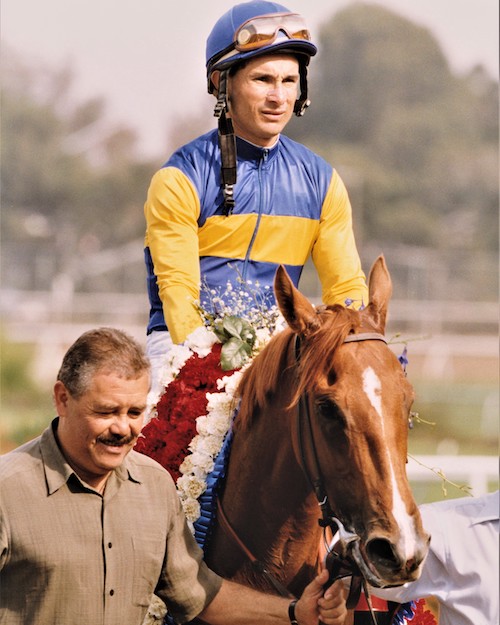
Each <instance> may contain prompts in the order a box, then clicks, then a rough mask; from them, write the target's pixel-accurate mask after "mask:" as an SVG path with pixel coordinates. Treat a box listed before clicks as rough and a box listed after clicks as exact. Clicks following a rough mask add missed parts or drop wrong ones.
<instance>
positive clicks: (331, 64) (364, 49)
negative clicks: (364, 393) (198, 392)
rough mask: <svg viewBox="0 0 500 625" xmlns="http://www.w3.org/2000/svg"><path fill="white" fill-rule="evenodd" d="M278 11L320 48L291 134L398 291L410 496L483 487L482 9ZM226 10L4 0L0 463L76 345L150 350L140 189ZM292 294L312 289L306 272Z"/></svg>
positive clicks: (492, 261)
mask: <svg viewBox="0 0 500 625" xmlns="http://www.w3.org/2000/svg"><path fill="white" fill-rule="evenodd" d="M286 4H287V6H288V7H289V8H290V9H291V10H294V11H297V12H300V13H302V14H303V15H304V16H306V18H307V19H308V21H309V22H310V24H311V30H312V33H313V38H314V40H315V41H316V42H317V43H318V47H319V50H320V52H319V54H318V56H317V57H316V58H314V59H313V61H312V64H311V67H310V96H311V100H312V105H311V107H310V108H309V110H308V111H307V114H306V115H305V117H304V118H302V119H300V120H293V121H292V122H291V124H290V125H289V127H288V129H287V134H289V135H290V136H291V137H292V138H294V139H296V140H299V141H301V142H303V143H305V144H306V145H308V146H309V147H311V148H312V149H313V150H315V151H317V152H318V153H320V154H321V155H323V156H324V157H325V158H326V159H327V160H328V161H329V162H331V163H332V164H333V165H334V167H336V169H337V170H338V171H339V172H340V174H341V176H342V177H343V179H344V180H345V182H346V185H347V188H348V190H349V192H350V196H351V201H352V204H353V210H354V219H355V229H356V236H357V240H358V247H359V250H360V253H361V256H362V260H363V265H364V268H365V271H366V272H368V271H369V269H370V266H371V264H372V262H373V260H374V259H375V258H376V256H378V255H379V254H380V253H384V255H385V257H386V260H387V263H388V266H389V269H390V271H391V274H392V277H393V281H394V299H393V301H392V305H391V310H390V319H389V328H388V336H389V337H392V342H393V349H394V350H395V352H396V354H397V355H400V354H401V353H402V351H403V349H404V347H405V345H406V347H407V350H408V360H409V364H408V367H407V372H408V376H409V378H410V380H411V381H412V383H413V384H414V386H415V389H416V393H417V401H416V404H415V409H416V411H418V413H419V418H418V419H416V420H415V423H414V428H413V429H412V430H411V432H410V451H411V454H412V458H411V459H410V461H409V465H408V470H409V473H410V476H411V479H412V483H413V486H414V490H415V493H416V497H417V500H418V501H419V502H423V501H430V500H434V499H441V498H442V497H443V496H444V494H445V493H444V491H443V488H444V489H445V490H446V494H447V495H448V496H461V495H463V494H465V492H466V489H465V487H464V485H469V486H471V487H472V489H473V492H474V494H480V493H481V492H485V491H487V490H492V489H494V488H497V487H498V462H497V460H498V440H499V439H498V424H499V420H498V414H499V413H498V403H499V394H498V382H499V366H498V365H499V358H498V190H499V189H498V183H499V180H498V165H499V163H498V119H499V117H498V113H499V111H498V2H497V0H420V1H419V2H418V3H416V2H414V1H413V0H383V1H379V2H376V3H375V2H352V1H348V0H343V1H342V0H337V1H336V0H295V1H294V0H292V1H290V2H288V3H286ZM232 5H233V2H232V1H229V0H212V1H211V2H210V3H200V2H199V1H198V0H183V2H181V3H173V2H171V0H141V2H140V3H139V2H137V0H120V1H118V0H101V1H100V2H95V1H94V2H88V0H85V1H83V0H71V2H68V1H67V0H45V1H44V2H43V3H39V2H36V1H35V0H2V3H1V28H2V30H1V37H2V48H1V52H2V56H1V62H2V108H1V133H2V147H1V150H2V152H1V209H2V210H1V248H0V253H1V257H0V258H1V298H0V302H1V303H0V345H1V360H0V366H1V378H0V379H1V421H0V451H1V452H2V453H3V452H5V451H7V450H9V449H12V448H14V447H16V446H18V445H19V444H21V443H23V442H24V441H26V440H28V439H30V438H32V437H33V436H35V435H37V434H39V433H40V432H41V431H42V430H43V429H44V428H45V427H46V425H47V424H48V423H49V421H50V419H51V418H52V416H53V413H54V410H53V406H52V400H51V389H52V385H53V382H54V379H55V375H56V373H57V370H58V367H59V364H60V361H61V358H62V356H63V354H64V352H65V350H66V349H67V347H68V346H69V345H70V344H71V343H72V342H73V341H74V340H75V339H76V338H77V337H78V336H79V335H80V334H81V332H82V331H84V330H86V329H88V328H90V327H95V326H99V325H113V326H117V327H121V328H123V329H125V330H128V331H130V332H131V333H132V334H133V335H134V336H136V337H137V338H138V339H139V340H140V341H142V342H144V341H145V326H146V319H147V315H148V305H147V296H146V290H145V272H144V269H143V260H142V247H143V245H142V244H143V235H144V219H143V204H144V199H145V195H146V191H147V187H148V185H149V181H150V178H151V177H152V175H153V173H154V172H155V171H156V169H158V168H159V167H160V166H161V164H162V163H163V162H164V161H165V160H166V159H167V157H168V156H169V154H170V153H171V152H172V151H173V150H174V149H175V148H176V147H178V146H179V145H181V144H183V143H185V142H186V141H189V140H190V139H192V138H194V137H195V136H197V135H198V134H200V133H201V132H204V131H206V130H208V129H210V128H212V127H213V126H214V120H213V117H212V109H213V100H212V98H211V96H209V95H208V94H206V82H205V71H204V64H205V58H204V47H205V40H206V37H207V35H208V33H209V32H210V29H211V28H212V26H213V23H214V22H215V20H216V19H217V18H218V17H219V16H220V15H222V13H224V12H225V11H226V10H228V9H229V8H230V7H231V6H232ZM301 288H302V290H303V291H304V292H305V293H306V294H307V295H308V296H309V297H310V298H311V299H313V300H314V299H316V298H317V297H318V295H319V289H318V284H317V281H316V279H315V275H314V271H313V270H312V268H311V267H307V268H306V271H305V274H304V276H303V279H302V283H301ZM443 474H444V475H445V476H446V478H448V481H443ZM454 484H455V485H454Z"/></svg>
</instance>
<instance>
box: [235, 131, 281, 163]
mask: <svg viewBox="0 0 500 625" xmlns="http://www.w3.org/2000/svg"><path fill="white" fill-rule="evenodd" d="M279 144H280V137H278V139H277V140H276V143H275V144H274V145H272V146H271V147H269V148H263V147H261V146H259V145H255V144H254V143H250V142H249V141H246V140H245V139H242V138H241V137H236V151H237V154H238V158H239V159H242V160H246V161H257V162H258V161H260V160H261V159H262V158H263V157H264V155H266V158H267V161H269V160H271V159H273V158H274V157H275V156H276V154H277V153H278V148H279Z"/></svg>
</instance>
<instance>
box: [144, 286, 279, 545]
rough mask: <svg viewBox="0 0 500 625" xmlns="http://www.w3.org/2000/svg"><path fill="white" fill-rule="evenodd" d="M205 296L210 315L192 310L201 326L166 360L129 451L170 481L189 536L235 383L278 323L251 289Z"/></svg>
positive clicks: (274, 311) (228, 419)
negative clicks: (147, 459) (159, 467)
mask: <svg viewBox="0 0 500 625" xmlns="http://www.w3.org/2000/svg"><path fill="white" fill-rule="evenodd" d="M207 293H208V297H209V300H210V302H209V307H210V312H207V311H206V309H205V308H203V307H202V306H201V305H200V306H198V310H199V312H200V316H201V318H202V320H203V321H204V326H201V327H199V328H197V329H196V330H195V331H194V332H193V333H191V334H190V335H189V337H188V338H187V339H186V341H185V343H184V344H183V345H175V346H173V348H172V349H171V350H170V351H169V353H168V355H167V356H166V360H165V364H164V367H163V370H162V372H161V374H160V382H161V386H162V387H163V391H162V392H161V393H160V395H159V396H157V397H152V398H150V400H149V402H150V405H149V406H148V422H147V423H146V425H145V426H144V427H143V429H142V432H141V436H140V437H139V439H138V441H137V443H136V446H135V449H136V451H139V452H141V453H144V454H146V455H147V456H150V457H151V458H153V459H154V460H156V461H157V462H159V463H160V464H161V465H162V466H163V467H165V468H166V469H167V470H168V471H169V473H170V474H171V475H172V478H173V479H174V481H175V483H176V486H177V492H178V495H179V498H180V501H181V504H182V507H183V509H184V513H185V515H186V518H187V520H188V523H189V524H190V527H191V529H192V531H193V533H195V523H196V521H198V519H199V517H200V503H199V500H200V497H201V496H202V495H203V494H204V493H205V491H206V490H207V478H208V476H209V475H210V474H211V473H212V472H213V471H214V467H215V461H216V458H217V456H218V455H219V452H220V451H221V449H222V446H223V443H224V441H225V440H226V437H227V435H228V432H229V430H230V427H231V423H232V419H233V415H234V411H235V408H236V405H237V398H236V389H237V386H238V383H239V380H240V377H241V375H242V373H243V371H244V369H245V368H246V367H247V366H248V365H249V364H250V362H251V360H252V359H253V357H254V356H255V355H256V354H257V353H258V352H259V351H260V350H261V349H262V348H263V347H264V345H265V344H266V343H267V342H268V341H269V339H270V338H271V336H272V335H273V334H274V333H275V332H278V331H280V330H281V329H282V328H283V327H284V324H285V322H284V319H283V317H282V316H281V313H280V312H279V310H278V308H277V306H276V305H272V306H269V305H268V304H267V302H266V300H265V298H264V299H259V296H258V295H257V294H258V293H260V290H259V285H258V284H257V285H256V286H255V288H254V287H253V285H251V283H246V284H245V288H239V289H237V288H235V287H234V286H233V285H231V284H230V283H228V285H227V287H226V291H225V292H224V294H218V293H217V292H216V291H214V290H211V291H208V292H207ZM252 304H253V305H252ZM212 311H216V312H212ZM233 311H236V312H238V313H239V314H245V317H246V318H243V317H240V316H237V315H234V314H230V313H232V312H233Z"/></svg>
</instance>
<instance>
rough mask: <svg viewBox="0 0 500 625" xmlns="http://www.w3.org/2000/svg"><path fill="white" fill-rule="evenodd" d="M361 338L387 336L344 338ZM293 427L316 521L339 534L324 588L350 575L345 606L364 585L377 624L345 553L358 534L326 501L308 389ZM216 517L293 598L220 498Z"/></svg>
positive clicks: (264, 572)
mask: <svg viewBox="0 0 500 625" xmlns="http://www.w3.org/2000/svg"><path fill="white" fill-rule="evenodd" d="M360 341H383V342H384V343H386V344H387V339H386V338H385V336H384V335H383V334H379V333H377V332H361V333H359V334H349V335H348V336H347V337H346V338H345V339H344V343H353V342H360ZM295 360H296V363H298V362H300V337H299V336H298V335H296V336H295ZM296 429H297V439H298V444H299V451H300V460H301V465H302V471H303V472H304V474H305V476H306V478H307V480H308V481H309V483H310V485H311V486H312V488H313V490H314V493H315V495H316V499H317V500H318V505H319V507H320V510H321V518H320V519H318V522H319V524H320V526H321V527H322V528H323V530H324V531H325V532H326V529H327V528H328V527H329V528H330V529H331V531H332V533H333V534H336V535H337V536H338V541H337V543H336V545H335V548H333V549H330V550H329V551H328V553H327V557H326V567H327V568H328V571H329V574H330V577H329V580H328V582H327V584H325V590H326V588H327V587H328V586H330V585H331V584H332V583H333V582H334V581H335V580H337V579H340V578H343V577H349V576H350V577H352V582H351V586H350V590H349V595H348V598H347V601H346V605H347V608H348V609H354V607H355V606H356V605H357V602H358V600H359V596H360V594H361V589H362V587H363V589H364V591H365V595H366V599H367V603H368V606H369V608H370V613H371V617H372V620H373V623H374V625H377V621H376V617H375V614H374V612H373V608H372V606H371V602H370V598H369V594H368V589H367V585H366V580H365V579H364V577H363V575H362V573H361V571H360V570H359V568H358V566H357V564H356V563H355V562H354V560H353V559H352V558H351V557H350V556H349V555H348V547H349V545H350V543H352V542H354V541H357V540H359V536H357V535H356V534H353V533H351V532H349V531H348V530H346V529H345V528H344V526H343V524H342V522H341V521H340V520H339V519H337V518H336V517H335V516H334V514H333V511H332V508H331V506H330V502H329V500H328V495H327V492H326V488H325V485H324V480H323V476H322V474H321V468H320V463H319V458H318V453H317V450H316V445H315V443H314V436H313V430H312V418H311V412H310V408H309V398H308V394H307V392H305V393H303V394H302V395H301V397H300V399H299V402H298V405H297V411H296ZM306 439H307V444H308V447H309V449H310V452H311V454H310V455H311V458H312V465H313V466H308V463H307V461H306ZM217 518H218V521H219V524H220V526H221V528H222V529H223V530H224V531H225V532H226V533H227V534H228V535H229V536H230V538H231V539H232V540H233V542H234V543H235V544H236V545H237V546H238V547H239V549H240V550H241V551H242V552H243V553H244V554H245V556H246V557H247V558H248V559H249V561H250V562H251V564H252V566H253V568H254V569H255V570H256V571H257V572H259V573H261V574H262V575H263V576H264V577H265V578H266V579H267V580H268V582H269V583H270V584H271V585H272V586H273V587H274V588H275V590H276V591H277V592H278V593H279V594H280V595H281V596H282V597H290V598H291V597H293V595H292V593H290V591H289V590H288V589H287V588H286V587H285V586H284V584H282V583H281V582H280V581H279V580H277V579H276V578H275V577H274V576H273V575H272V574H271V572H270V571H269V569H268V568H267V566H266V564H265V563H264V562H262V561H260V560H258V559H257V558H256V557H255V556H254V555H253V553H252V552H251V551H250V550H249V549H248V548H247V547H246V545H245V544H244V543H243V541H242V540H241V539H240V537H239V536H238V535H237V533H236V531H235V530H234V528H233V527H232V526H231V524H230V522H229V520H228V519H227V517H226V515H225V513H224V510H223V508H222V503H221V501H220V498H218V499H217ZM339 549H340V551H339Z"/></svg>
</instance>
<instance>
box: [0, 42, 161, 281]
mask: <svg viewBox="0 0 500 625" xmlns="http://www.w3.org/2000/svg"><path fill="white" fill-rule="evenodd" d="M4 56H6V57H7V58H6V59H5V66H6V67H7V68H9V69H8V71H7V72H5V74H4V77H3V92H2V116H1V132H2V153H1V157H2V170H1V183H2V209H3V210H2V218H1V219H2V242H3V250H5V249H6V250H7V251H8V252H9V253H8V254H7V253H4V252H3V253H4V258H6V262H4V263H3V280H4V284H5V283H6V284H15V285H16V286H25V287H33V286H36V288H47V286H49V284H50V279H51V278H52V277H53V276H54V275H55V274H57V273H60V272H64V271H65V270H66V269H67V268H68V267H69V265H70V261H71V259H74V258H75V256H78V255H79V254H80V255H85V253H91V252H94V251H98V250H99V249H102V248H106V247H113V246H116V245H120V244H122V243H124V242H127V241H129V240H130V239H132V238H139V237H141V236H142V235H143V232H144V219H143V211H142V206H143V203H144V197H145V193H146V190H147V186H148V184H149V179H150V177H151V175H152V172H153V169H154V167H153V165H152V164H151V163H149V162H146V161H142V160H140V159H138V157H137V156H136V153H135V145H136V135H135V132H134V131H133V130H132V129H130V128H127V127H108V124H107V123H106V122H105V120H104V112H105V106H104V101H103V99H102V98H97V97H94V98H90V99H88V100H86V101H84V102H76V103H75V102H74V101H73V97H72V92H71V89H72V85H73V80H74V77H73V73H72V71H71V69H70V68H66V67H65V68H62V69H59V70H54V69H47V68H45V67H40V66H36V65H34V64H33V65H30V64H26V63H25V62H24V60H22V59H21V58H19V57H18V56H17V55H16V54H15V53H14V52H13V51H11V50H7V51H6V52H5V53H4ZM30 254H31V255H32V256H31V257H30ZM27 265H31V266H33V267H34V266H37V265H38V266H39V267H40V268H41V269H40V270H39V271H38V273H37V280H38V282H37V284H36V285H33V284H29V281H28V282H26V283H23V275H24V274H23V270H22V267H23V266H24V267H26V266H27ZM73 266H74V263H73ZM80 266H81V265H80ZM44 267H45V269H44V270H43V268H44ZM25 273H26V272H25Z"/></svg>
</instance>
